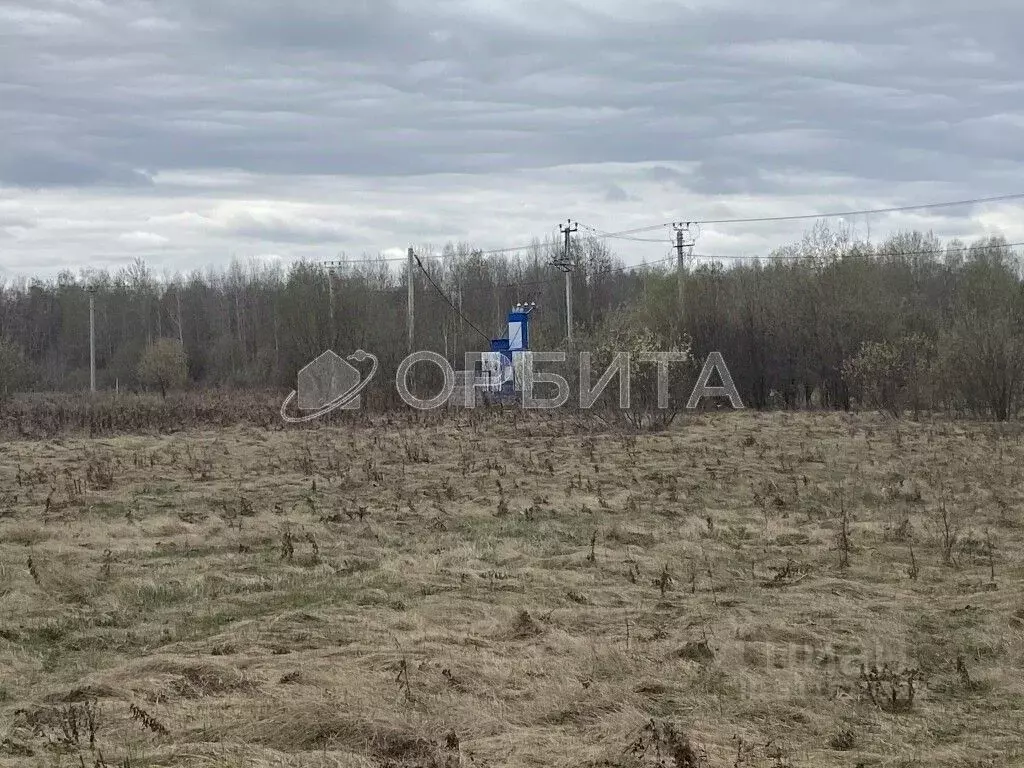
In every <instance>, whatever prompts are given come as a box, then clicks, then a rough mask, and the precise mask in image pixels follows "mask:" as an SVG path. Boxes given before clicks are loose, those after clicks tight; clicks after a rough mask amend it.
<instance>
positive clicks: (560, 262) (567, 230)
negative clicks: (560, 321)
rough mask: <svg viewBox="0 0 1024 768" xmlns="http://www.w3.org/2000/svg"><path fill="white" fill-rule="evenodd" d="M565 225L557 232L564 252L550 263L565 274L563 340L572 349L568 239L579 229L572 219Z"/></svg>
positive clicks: (570, 245)
mask: <svg viewBox="0 0 1024 768" xmlns="http://www.w3.org/2000/svg"><path fill="white" fill-rule="evenodd" d="M567 221H568V223H567V224H559V225H558V231H559V232H561V233H562V234H563V235H565V250H564V251H562V256H561V258H557V259H555V260H554V261H552V262H551V263H552V264H553V265H554V266H556V267H558V268H559V269H560V270H562V271H563V272H564V273H565V338H566V343H567V344H568V346H570V347H572V268H573V263H572V257H571V255H570V249H571V247H572V241H571V240H570V237H571V235H572V233H573V232H575V231H576V230H578V229H579V225H578V224H574V223H573V221H572V219H567Z"/></svg>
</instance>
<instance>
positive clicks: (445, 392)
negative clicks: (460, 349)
mask: <svg viewBox="0 0 1024 768" xmlns="http://www.w3.org/2000/svg"><path fill="white" fill-rule="evenodd" d="M689 359H690V358H689V356H688V355H687V354H686V353H682V352H647V353H643V354H640V355H639V356H638V360H637V361H634V360H633V359H632V356H631V354H630V353H629V352H619V353H616V354H614V355H613V356H612V358H611V363H610V364H609V365H608V367H607V369H606V370H605V371H604V373H603V374H602V375H601V376H600V377H599V378H598V380H597V382H596V384H594V385H593V386H591V381H592V379H593V370H592V368H593V355H592V354H591V353H590V352H581V353H580V356H579V388H580V389H579V407H580V408H581V409H584V410H586V409H589V408H592V407H593V406H594V405H595V404H597V402H598V401H599V398H600V396H601V393H602V392H604V390H605V388H606V387H607V386H608V385H609V384H610V383H611V381H612V379H614V378H616V377H618V406H619V408H620V409H623V410H627V409H629V408H630V406H631V400H632V376H631V372H632V370H633V368H634V366H635V365H636V363H641V364H654V365H656V366H657V377H656V382H657V383H656V387H657V407H658V408H659V409H662V410H664V409H667V408H669V407H670V402H669V400H670V397H669V385H670V370H669V366H670V365H671V364H672V363H684V362H687V361H688V360H689ZM366 360H369V361H371V369H370V371H369V373H367V374H366V375H365V376H364V375H363V373H362V372H361V371H360V369H359V368H357V367H356V366H355V365H352V363H350V362H349V361H353V362H356V363H363V362H365V361H366ZM565 362H566V354H565V352H531V351H526V350H521V351H518V350H517V351H515V352H513V353H512V354H510V355H505V354H503V353H501V352H490V353H481V352H467V353H466V360H465V365H466V368H465V370H462V371H459V372H456V371H455V370H454V369H453V368H452V366H451V364H450V363H449V362H448V360H447V358H445V357H444V356H443V355H441V354H439V353H437V352H431V351H428V350H422V351H419V352H413V353H412V354H410V355H408V356H407V357H406V358H405V359H404V360H402V362H401V363H400V364H399V365H398V368H397V369H396V371H395V388H396V390H397V392H398V395H399V397H400V398H401V399H402V402H404V403H405V404H406V405H408V406H410V407H412V408H415V409H417V410H424V411H425V410H433V409H435V408H440V407H442V406H445V405H454V406H461V407H464V408H475V407H476V406H477V405H478V404H479V395H480V394H483V395H484V396H485V402H493V401H498V402H512V401H514V400H518V401H520V402H521V403H522V407H523V408H524V409H526V410H548V409H553V408H561V407H562V406H564V405H565V404H566V403H568V402H569V399H570V397H571V387H570V385H569V382H568V380H567V379H566V378H565V377H564V376H562V375H560V374H557V373H553V372H543V371H540V370H538V369H537V364H539V363H562V364H564V363H565ZM417 366H422V367H424V368H429V367H431V366H432V367H435V368H437V369H439V370H440V372H441V375H442V380H443V383H442V384H441V389H440V390H439V391H438V392H437V393H436V394H435V395H433V396H432V397H427V398H424V397H420V396H419V395H417V394H414V393H413V392H412V390H411V389H410V386H409V379H410V377H411V375H412V372H413V369H414V368H416V367H417ZM377 368H378V361H377V358H376V356H374V355H372V354H370V353H369V352H365V351H363V350H361V349H360V350H357V351H356V352H354V353H353V354H351V355H349V356H348V358H342V357H340V356H339V355H337V354H336V353H334V352H332V351H330V350H328V351H327V352H324V353H323V354H321V355H320V356H319V357H317V358H316V359H315V360H313V361H312V362H311V363H309V364H308V365H306V366H305V367H303V368H302V370H300V371H299V374H298V385H297V388H296V390H295V391H293V392H292V393H291V394H290V395H288V397H287V398H285V401H284V403H282V404H281V418H283V419H284V420H285V421H286V422H289V423H299V422H306V421H312V420H314V419H317V418H319V417H321V416H324V415H326V414H328V413H330V412H331V411H333V410H336V409H338V408H342V409H358V408H360V407H361V404H362V401H361V398H360V393H361V392H362V391H363V390H364V389H366V387H367V386H368V385H369V384H370V382H371V380H372V379H373V377H374V375H375V374H376V373H377ZM715 374H717V375H718V378H719V379H720V381H721V385H720V386H714V385H712V384H711V383H710V382H711V378H712V376H714V375H715ZM538 385H544V386H545V387H546V388H550V387H552V386H553V387H554V392H555V393H554V395H553V396H548V397H541V396H539V395H538V394H537V389H538ZM706 397H723V398H728V400H729V402H730V404H731V405H732V407H733V408H735V409H741V408H743V407H744V406H743V400H742V399H741V398H740V395H739V392H738V391H737V389H736V385H735V384H734V383H733V380H732V376H731V375H730V373H729V368H728V366H726V364H725V359H724V358H723V357H722V355H721V354H720V353H718V352H712V353H711V354H710V355H708V357H707V359H706V360H705V361H704V365H703V367H702V368H701V371H700V375H699V376H698V377H697V383H696V385H695V386H694V387H693V390H692V392H691V394H690V397H689V399H688V400H687V402H686V408H687V409H690V410H693V409H695V408H697V406H698V405H699V404H700V402H701V400H703V399H704V398H706ZM292 401H295V404H296V407H297V408H298V409H299V410H300V411H307V412H308V413H306V414H304V415H300V416H293V415H289V414H288V413H287V410H288V406H289V405H290V404H291V403H292Z"/></svg>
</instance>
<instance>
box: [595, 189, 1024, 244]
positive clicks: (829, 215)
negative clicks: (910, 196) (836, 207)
mask: <svg viewBox="0 0 1024 768" xmlns="http://www.w3.org/2000/svg"><path fill="white" fill-rule="evenodd" d="M1021 199H1024V192H1015V193H1013V194H1008V195H993V196H991V197H974V198H969V199H966V200H949V201H945V202H939V203H920V204H917V205H897V206H891V207H888V208H863V209H861V210H852V211H832V212H826V213H801V214H795V215H787V216H755V217H749V218H730V219H691V220H690V221H688V222H686V223H689V224H761V223H765V222H777V221H806V220H809V219H836V218H845V217H850V216H871V215H876V214H884V213H903V212H907V211H923V210H929V209H936V208H955V207H957V206H961V205H977V204H980V203H997V202H1006V201H1009V200H1021ZM676 223H677V222H673V221H669V222H662V223H661V224H651V225H649V226H646V227H635V228H633V229H623V230H619V231H617V232H605V231H603V230H599V229H595V228H594V227H587V228H588V229H591V230H592V231H594V232H597V233H599V234H600V235H601V236H602V237H620V236H623V235H636V234H640V233H642V232H653V231H655V230H658V229H662V228H663V227H670V226H672V225H673V224H676ZM582 226H586V225H582Z"/></svg>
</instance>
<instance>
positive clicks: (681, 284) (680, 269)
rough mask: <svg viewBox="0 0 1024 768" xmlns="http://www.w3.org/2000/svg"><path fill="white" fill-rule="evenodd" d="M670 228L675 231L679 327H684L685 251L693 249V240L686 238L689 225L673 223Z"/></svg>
mask: <svg viewBox="0 0 1024 768" xmlns="http://www.w3.org/2000/svg"><path fill="white" fill-rule="evenodd" d="M672 228H673V229H674V230H675V231H676V281H677V283H678V286H677V292H678V301H679V306H678V314H679V325H680V327H681V328H685V327H686V323H685V318H684V312H685V308H686V253H685V251H686V249H687V248H692V247H693V240H692V239H691V238H690V237H688V235H689V234H690V223H689V222H687V223H686V224H681V223H678V224H677V223H673V224H672Z"/></svg>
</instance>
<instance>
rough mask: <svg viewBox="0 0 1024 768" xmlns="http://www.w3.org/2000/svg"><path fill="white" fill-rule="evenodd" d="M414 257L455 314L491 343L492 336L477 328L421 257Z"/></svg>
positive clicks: (425, 275) (424, 274) (414, 255)
mask: <svg viewBox="0 0 1024 768" xmlns="http://www.w3.org/2000/svg"><path fill="white" fill-rule="evenodd" d="M413 258H414V259H415V260H416V265H417V266H418V267H419V268H420V271H421V272H422V273H423V276H424V277H426V278H427V282H428V283H430V284H431V285H432V286H433V287H434V290H435V291H437V293H438V295H440V297H441V298H442V299H444V300H445V301H446V302H447V303H448V306H449V307H451V308H452V311H453V312H454V313H455V314H457V315H458V316H459V317H460V318H462V320H463V321H464V322H465V323H466V325H468V326H469V327H470V328H472V329H473V330H474V331H476V332H477V333H478V334H480V336H482V337H483V338H484V339H485V340H486V341H487V342H488V343H490V341H491V337H490V336H488V335H487V334H486V333H484V332H483V331H481V330H480V329H479V328H477V327H476V325H475V324H474V323H473V321H472V320H470V319H469V318H468V317H466V316H465V315H464V314H463V313H462V310H461V309H459V308H458V307H456V306H455V302H453V301H452V300H451V299H450V298H448V294H446V293H445V292H444V291H443V290H441V286H439V285H438V284H437V283H435V282H434V278H432V277H431V276H430V273H429V272H427V270H426V268H425V267H424V266H423V262H422V261H420V257H419V256H417V255H416V254H413Z"/></svg>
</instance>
